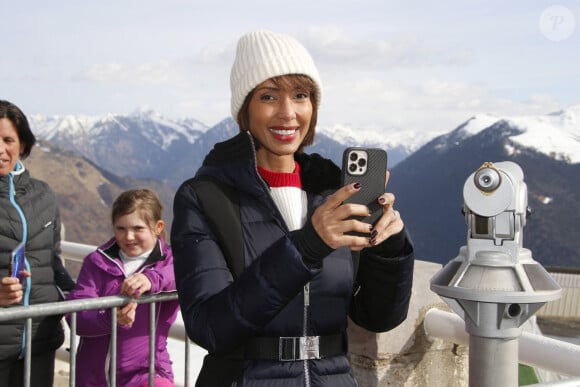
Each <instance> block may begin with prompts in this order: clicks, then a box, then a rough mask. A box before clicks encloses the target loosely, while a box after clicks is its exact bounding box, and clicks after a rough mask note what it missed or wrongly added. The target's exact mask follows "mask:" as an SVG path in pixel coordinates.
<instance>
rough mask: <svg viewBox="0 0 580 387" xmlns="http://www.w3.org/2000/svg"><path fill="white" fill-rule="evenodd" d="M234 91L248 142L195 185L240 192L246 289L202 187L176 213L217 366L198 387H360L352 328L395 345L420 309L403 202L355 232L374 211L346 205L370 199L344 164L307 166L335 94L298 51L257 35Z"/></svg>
mask: <svg viewBox="0 0 580 387" xmlns="http://www.w3.org/2000/svg"><path fill="white" fill-rule="evenodd" d="M231 89H232V99H231V106H232V115H233V117H234V118H235V119H236V120H237V122H238V124H239V127H240V133H239V134H238V135H237V136H235V137H233V138H231V139H230V140H227V141H225V142H222V143H219V144H217V145H216V146H215V147H214V149H213V150H212V151H211V152H210V153H209V154H208V155H207V157H206V158H205V160H204V163H203V165H202V167H201V168H200V169H199V171H198V172H197V174H196V177H195V178H194V180H196V179H198V180H199V179H200V178H203V179H206V180H207V179H208V178H209V179H213V180H214V181H217V182H218V183H219V184H220V185H221V186H226V187H229V190H233V191H234V192H235V195H236V200H237V202H238V205H239V219H232V221H231V222H232V223H236V222H237V223H240V224H241V230H242V236H243V247H242V249H241V250H243V251H240V252H239V254H237V255H236V256H234V257H233V259H238V260H243V262H244V267H245V269H244V271H243V272H242V273H241V274H240V275H239V276H234V275H233V274H232V272H231V271H230V270H229V267H228V262H227V259H226V256H225V253H223V251H227V249H224V246H223V244H224V242H223V238H222V239H221V240H222V244H221V245H220V238H219V237H218V232H216V231H217V230H215V229H213V228H212V226H211V224H212V215H213V214H211V213H206V212H205V211H204V208H203V203H201V201H200V198H199V196H198V195H197V191H196V189H195V187H194V185H193V184H191V182H189V181H188V182H186V183H184V184H183V185H182V186H181V187H180V188H179V190H178V192H177V194H176V196H175V202H174V221H173V226H172V229H171V242H172V243H171V244H172V248H173V251H174V257H175V266H174V267H175V274H176V282H177V289H178V292H179V299H180V303H181V309H182V316H183V319H184V322H185V327H186V329H187V332H188V335H189V337H190V338H191V339H192V340H193V341H195V342H196V343H198V344H199V345H201V346H202V347H204V348H205V349H207V350H208V352H209V355H208V356H207V357H206V359H205V360H204V365H203V368H202V370H201V372H200V375H199V377H198V381H197V386H211V387H215V386H218V385H224V386H234V385H235V386H252V387H253V386H256V387H257V386H288V387H295V386H332V387H341V386H356V385H357V383H356V381H355V379H354V376H353V373H352V369H351V367H350V364H349V360H348V358H347V348H346V341H347V340H346V328H347V316H350V317H351V318H352V320H353V321H354V322H355V323H357V324H359V325H361V326H362V327H364V328H366V329H369V330H372V331H376V332H382V331H387V330H390V329H392V328H394V327H395V326H397V325H398V324H400V323H401V322H402V321H403V320H404V319H405V318H406V315H407V309H408V305H409V299H410V295H411V282H412V275H413V260H414V258H413V248H412V245H411V243H410V241H409V239H408V237H407V235H406V232H405V230H404V224H403V221H402V220H401V217H400V215H399V213H398V212H397V211H396V210H394V208H393V205H394V195H393V194H391V193H384V194H382V195H380V197H377V201H378V202H379V203H380V205H381V206H382V208H383V215H382V216H381V218H380V219H379V221H378V222H377V223H376V225H375V226H374V227H373V226H372V225H369V224H368V223H365V222H362V221H357V220H348V219H347V218H349V217H350V216H353V215H356V216H366V215H368V209H367V208H366V207H365V206H363V205H349V204H342V203H343V201H344V200H345V199H347V198H348V197H349V196H351V195H352V194H353V193H355V192H357V191H358V190H360V189H361V187H360V185H359V184H356V183H355V184H348V185H346V186H344V187H340V170H339V168H338V167H337V166H336V165H335V164H333V163H332V162H331V161H330V160H326V159H324V158H322V157H320V156H319V155H316V154H313V155H308V154H306V153H304V147H306V146H308V145H310V144H312V142H313V140H314V134H315V126H316V120H317V111H318V106H319V104H320V101H321V98H322V86H321V82H320V78H319V75H318V71H317V69H316V67H315V65H314V63H313V61H312V58H311V57H310V55H309V54H308V52H307V51H306V49H305V48H304V47H303V46H302V45H301V44H300V43H299V42H297V41H296V40H295V39H293V38H291V37H289V36H286V35H280V34H276V33H273V32H269V31H255V32H252V33H249V34H246V35H244V36H243V37H242V38H241V39H240V41H239V42H238V47H237V52H236V59H235V62H234V65H233V68H232V72H231ZM213 224H215V223H213ZM351 231H357V232H359V233H363V234H365V236H353V235H349V234H347V233H348V232H351ZM226 238H227V236H226ZM232 238H233V237H232ZM225 243H227V240H226V242H225ZM352 252H356V254H357V255H359V256H360V257H359V258H360V259H359V260H358V262H359V264H358V270H356V268H355V266H356V265H355V264H354V263H353V254H352ZM236 367H237V368H236ZM220 383H221V384H220Z"/></svg>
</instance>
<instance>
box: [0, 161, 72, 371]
mask: <svg viewBox="0 0 580 387" xmlns="http://www.w3.org/2000/svg"><path fill="white" fill-rule="evenodd" d="M18 168H20V169H19V171H18V172H12V173H10V174H9V175H5V176H0V219H1V221H0V276H2V277H4V276H7V275H10V273H9V272H8V266H9V263H10V254H11V252H12V250H13V249H14V248H15V247H16V246H17V245H18V244H19V243H20V242H21V241H22V238H23V230H24V228H23V224H22V221H21V216H20V215H19V212H18V209H17V208H20V209H21V210H22V213H23V215H24V218H25V221H26V226H27V232H28V237H27V242H26V253H25V254H26V260H27V262H28V264H29V265H30V266H29V271H30V272H31V274H32V275H31V277H30V278H28V280H27V282H26V289H25V296H24V300H23V301H22V302H21V303H20V305H22V304H28V305H34V304H40V303H45V302H55V301H60V300H62V299H63V296H62V292H61V291H60V290H59V289H58V288H57V281H58V283H59V285H60V287H61V288H62V290H70V289H72V287H73V286H74V282H73V280H72V279H71V278H70V276H69V275H68V273H67V272H66V270H64V268H63V266H62V263H61V261H60V257H59V253H60V246H59V245H60V228H61V224H60V217H59V213H58V208H57V204H56V199H55V197H54V194H53V192H52V191H51V189H50V187H49V186H48V185H47V184H46V183H45V182H42V181H40V180H36V179H33V178H31V177H30V175H29V173H28V171H27V170H25V169H24V167H23V166H22V165H21V164H20V163H19V164H18ZM11 189H13V191H12V192H14V199H13V200H14V202H15V204H14V203H12V201H11V199H10V190H11ZM60 318H61V316H49V317H43V318H35V319H33V322H32V350H33V353H35V354H36V353H43V352H48V351H52V350H55V349H57V348H58V347H60V345H61V344H62V343H63V340H64V334H63V330H62V327H61V325H60ZM24 323H25V322H24V320H17V321H7V322H1V323H0V361H2V360H8V359H16V358H17V357H18V356H19V355H20V353H21V346H22V335H23V328H24Z"/></svg>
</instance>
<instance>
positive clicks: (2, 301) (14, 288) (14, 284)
mask: <svg viewBox="0 0 580 387" xmlns="http://www.w3.org/2000/svg"><path fill="white" fill-rule="evenodd" d="M20 273H21V274H22V276H24V277H30V273H29V272H27V271H21V272H20ZM23 296H24V290H23V288H22V284H21V283H20V281H19V279H18V278H16V277H2V278H1V279H0V306H8V305H14V304H18V303H19V302H21V301H22V297H23Z"/></svg>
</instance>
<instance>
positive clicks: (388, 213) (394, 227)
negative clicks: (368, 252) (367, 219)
mask: <svg viewBox="0 0 580 387" xmlns="http://www.w3.org/2000/svg"><path fill="white" fill-rule="evenodd" d="M389 176H390V173H389V172H388V171H387V176H386V179H385V181H386V182H387V183H388V182H389ZM378 201H379V204H380V205H381V206H383V215H382V216H381V217H380V218H379V220H378V221H377V222H376V223H375V226H374V227H373V229H372V231H371V237H370V240H369V243H370V244H371V245H372V246H375V245H378V244H380V243H382V242H384V241H385V240H387V239H389V237H390V236H392V235H395V234H398V233H400V232H401V231H402V230H403V227H404V226H405V224H404V223H403V219H402V218H401V214H400V213H399V211H397V210H395V209H394V207H393V206H394V204H395V195H393V194H392V193H390V192H386V193H384V194H382V195H381V196H379V198H378Z"/></svg>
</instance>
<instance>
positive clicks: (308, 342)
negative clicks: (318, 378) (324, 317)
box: [300, 336, 320, 360]
mask: <svg viewBox="0 0 580 387" xmlns="http://www.w3.org/2000/svg"><path fill="white" fill-rule="evenodd" d="M300 359H302V360H304V359H320V336H304V337H300Z"/></svg>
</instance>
